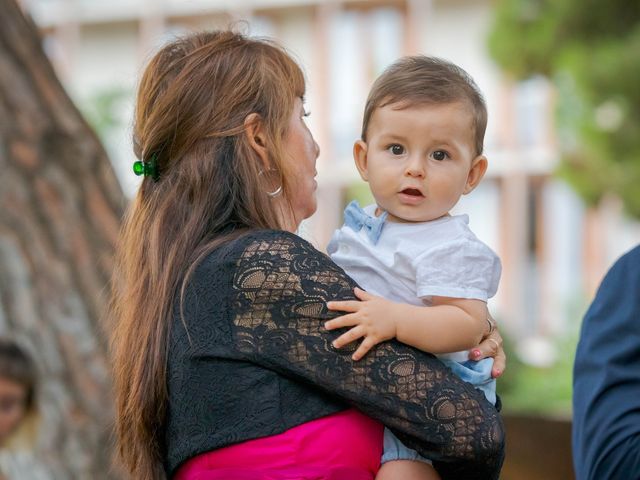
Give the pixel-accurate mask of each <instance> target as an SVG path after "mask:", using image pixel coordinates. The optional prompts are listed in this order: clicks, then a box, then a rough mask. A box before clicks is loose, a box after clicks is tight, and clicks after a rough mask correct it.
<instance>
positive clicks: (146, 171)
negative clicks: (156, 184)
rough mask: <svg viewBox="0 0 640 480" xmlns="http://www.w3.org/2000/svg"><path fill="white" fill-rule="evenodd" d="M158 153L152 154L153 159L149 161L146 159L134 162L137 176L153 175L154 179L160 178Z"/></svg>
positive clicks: (134, 170)
mask: <svg viewBox="0 0 640 480" xmlns="http://www.w3.org/2000/svg"><path fill="white" fill-rule="evenodd" d="M156 157H157V154H155V153H154V154H153V155H151V159H150V160H149V161H147V162H145V161H144V160H138V161H137V162H134V163H133V173H135V174H136V175H137V176H140V175H144V176H145V177H152V178H153V179H154V180H158V164H157V162H156Z"/></svg>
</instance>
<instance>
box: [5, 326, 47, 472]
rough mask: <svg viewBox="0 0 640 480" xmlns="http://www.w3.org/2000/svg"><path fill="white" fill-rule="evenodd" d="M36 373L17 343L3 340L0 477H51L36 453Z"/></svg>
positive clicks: (30, 360)
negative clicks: (34, 451) (37, 458)
mask: <svg viewBox="0 0 640 480" xmlns="http://www.w3.org/2000/svg"><path fill="white" fill-rule="evenodd" d="M37 381H38V378H37V372H36V367H35V365H34V363H33V361H32V359H31V357H30V356H29V355H28V354H27V353H26V352H25V351H24V350H23V349H22V348H21V347H20V346H18V344H17V343H15V342H14V341H12V340H9V339H6V338H0V478H2V479H5V480H47V479H50V478H52V477H51V475H50V474H49V473H48V472H47V470H46V469H45V467H44V465H43V464H42V463H40V462H39V461H37V460H36V457H35V456H34V453H33V448H34V446H35V442H36V437H37V425H38V414H37V407H36V390H37Z"/></svg>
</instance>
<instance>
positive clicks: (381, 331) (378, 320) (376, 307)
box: [324, 287, 399, 360]
mask: <svg viewBox="0 0 640 480" xmlns="http://www.w3.org/2000/svg"><path fill="white" fill-rule="evenodd" d="M354 292H355V294H356V297H358V298H359V299H360V300H361V301H357V300H345V301H340V302H328V303H327V308H328V309H329V310H340V311H343V312H349V314H348V315H343V316H341V317H337V318H334V319H333V320H329V321H328V322H326V323H325V324H324V327H325V328H326V329H327V330H333V329H335V328H342V327H353V328H351V329H350V330H349V331H348V332H346V333H343V334H342V335H340V336H339V337H338V338H337V339H336V340H334V342H333V346H334V347H335V348H340V347H343V346H344V345H347V344H348V343H351V342H353V341H355V340H357V339H359V338H362V337H364V340H362V343H361V344H360V346H359V347H358V349H357V350H356V351H355V353H354V354H353V355H352V356H351V358H353V360H360V359H361V358H362V357H363V356H364V355H365V354H366V353H367V352H368V351H369V350H371V348H372V347H373V346H374V345H377V344H378V343H380V342H384V341H385V340H389V339H391V338H394V337H395V336H396V323H395V318H397V316H398V314H397V313H396V312H395V309H396V308H397V306H399V304H397V303H394V302H392V301H390V300H387V299H385V298H382V297H377V296H375V295H371V294H370V293H367V292H365V291H364V290H361V289H359V288H357V287H356V288H355V289H354Z"/></svg>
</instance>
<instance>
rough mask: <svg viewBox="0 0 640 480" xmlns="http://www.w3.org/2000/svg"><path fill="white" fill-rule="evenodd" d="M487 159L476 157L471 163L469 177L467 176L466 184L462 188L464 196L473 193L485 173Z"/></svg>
mask: <svg viewBox="0 0 640 480" xmlns="http://www.w3.org/2000/svg"><path fill="white" fill-rule="evenodd" d="M488 164H489V163H488V162H487V157H485V156H484V155H478V156H477V157H476V158H474V159H473V161H472V162H471V168H470V169H469V175H467V184H466V185H465V187H464V192H462V193H463V194H464V195H466V194H467V193H470V192H472V191H473V189H474V188H476V187H477V186H478V184H479V183H480V180H482V177H484V174H485V173H486V171H487V165H488Z"/></svg>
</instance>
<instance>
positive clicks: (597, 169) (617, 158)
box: [489, 0, 640, 218]
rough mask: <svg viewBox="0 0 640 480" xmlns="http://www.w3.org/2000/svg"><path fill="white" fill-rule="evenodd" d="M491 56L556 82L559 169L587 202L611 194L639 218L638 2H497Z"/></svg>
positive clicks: (513, 69) (511, 68) (521, 72)
mask: <svg viewBox="0 0 640 480" xmlns="http://www.w3.org/2000/svg"><path fill="white" fill-rule="evenodd" d="M489 48H490V51H491V53H492V55H493V57H494V58H495V59H496V60H497V61H498V63H499V64H500V65H501V66H502V68H504V69H505V70H506V71H507V72H509V73H510V74H511V75H513V76H514V77H516V78H518V79H524V78H527V77H529V76H532V75H535V74H543V75H545V76H547V77H549V78H550V79H551V80H553V81H554V83H555V84H556V86H557V88H558V92H559V95H558V112H557V117H556V120H557V124H558V131H559V138H560V148H561V151H562V156H563V160H562V162H561V165H560V167H559V172H558V173H559V174H560V175H561V176H562V177H563V178H565V179H566V180H567V181H568V182H569V183H570V184H571V185H573V187H574V188H575V189H576V190H577V191H578V192H579V193H580V194H581V195H582V197H583V198H584V199H585V200H586V201H587V202H588V203H590V204H595V203H597V202H598V201H599V200H600V198H602V196H603V195H605V194H607V193H614V194H616V195H618V196H619V197H620V198H621V199H622V200H623V202H624V205H625V209H626V210H627V212H628V213H629V214H631V215H633V216H635V217H637V218H640V195H638V194H637V188H638V187H637V185H638V184H639V182H640V135H639V132H640V88H639V85H640V83H639V79H640V2H638V1H629V0H610V1H606V2H602V1H599V0H498V1H497V4H496V15H495V20H494V25H493V28H492V31H491V34H490V38H489Z"/></svg>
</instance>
